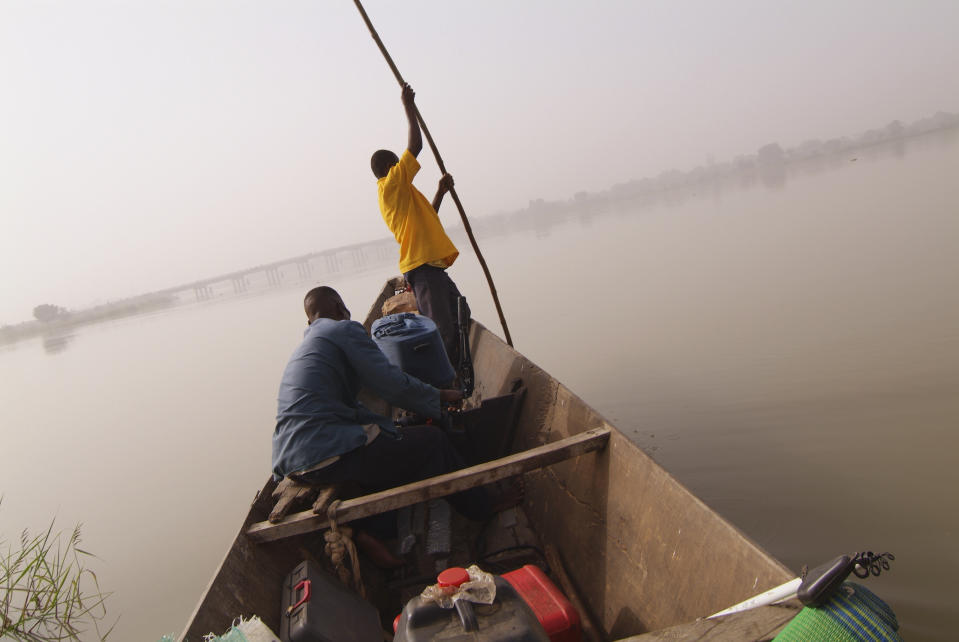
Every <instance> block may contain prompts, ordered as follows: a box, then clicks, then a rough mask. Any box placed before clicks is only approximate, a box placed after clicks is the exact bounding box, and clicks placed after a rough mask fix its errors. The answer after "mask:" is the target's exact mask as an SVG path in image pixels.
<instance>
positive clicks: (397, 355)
mask: <svg viewBox="0 0 959 642" xmlns="http://www.w3.org/2000/svg"><path fill="white" fill-rule="evenodd" d="M371 334H372V335H373V341H374V342H376V345H377V346H379V348H380V350H382V351H383V354H385V355H386V358H387V359H389V361H390V363H392V364H393V365H395V366H397V367H399V368H400V369H401V370H402V371H403V372H405V373H406V374H408V375H412V376H414V377H416V378H417V379H419V380H420V381H424V382H426V383H428V384H430V385H431V386H435V387H437V388H446V387H448V386H449V384H450V383H451V382H452V381H453V379H454V378H455V377H456V373H455V372H454V371H453V366H452V365H450V360H449V357H448V356H447V355H446V348H445V347H443V338H442V336H440V331H439V330H438V329H437V327H436V324H435V323H434V322H433V320H432V319H430V318H429V317H425V316H422V315H420V314H413V313H412V312H401V313H399V314H390V315H388V316H385V317H381V318H379V319H377V320H376V321H374V322H373V327H372V332H371Z"/></svg>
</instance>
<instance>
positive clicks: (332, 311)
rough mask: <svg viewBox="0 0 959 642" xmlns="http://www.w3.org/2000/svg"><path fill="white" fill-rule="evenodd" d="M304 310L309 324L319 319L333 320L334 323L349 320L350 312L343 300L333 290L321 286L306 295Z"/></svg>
mask: <svg viewBox="0 0 959 642" xmlns="http://www.w3.org/2000/svg"><path fill="white" fill-rule="evenodd" d="M303 309H304V310H305V311H306V319H307V322H308V323H313V322H314V321H316V320H317V319H333V320H334V321H343V320H349V318H350V311H349V310H347V309H346V306H345V305H344V304H343V299H341V298H340V295H339V294H338V293H337V292H336V290H334V289H333V288H330V287H327V286H325V285H321V286H320V287H318V288H313V289H312V290H310V291H309V292H307V293H306V296H305V297H304V298H303Z"/></svg>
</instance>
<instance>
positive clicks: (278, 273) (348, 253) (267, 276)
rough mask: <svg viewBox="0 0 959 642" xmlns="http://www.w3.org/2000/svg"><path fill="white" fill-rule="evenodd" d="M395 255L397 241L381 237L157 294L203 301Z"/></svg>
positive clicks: (346, 269) (392, 258)
mask: <svg viewBox="0 0 959 642" xmlns="http://www.w3.org/2000/svg"><path fill="white" fill-rule="evenodd" d="M398 258H399V251H398V248H397V246H396V241H395V240H394V239H393V238H383V239H379V240H376V241H370V242H367V243H357V244H355V245H346V246H343V247H338V248H333V249H330V250H323V251H321V252H311V253H309V254H303V255H301V256H294V257H291V258H287V259H283V260H282V261H275V262H273V263H267V264H264V265H257V266H255V267H250V268H246V269H243V270H237V271H236V272H229V273H227V274H220V275H218V276H214V277H211V278H208V279H201V280H199V281H194V282H192V283H185V284H183V285H177V286H175V287H172V288H167V289H165V290H161V291H159V292H157V293H156V294H172V295H178V296H182V295H187V296H189V295H190V293H191V292H192V294H193V297H194V298H195V299H196V300H197V301H206V300H209V299H213V298H214V297H216V296H220V295H223V294H227V293H229V292H231V291H232V293H233V294H242V293H244V292H247V291H248V290H251V289H265V288H271V287H279V286H281V285H283V284H284V283H300V282H303V281H306V280H308V279H310V278H311V277H313V276H317V277H321V276H332V275H336V274H341V273H353V272H362V271H365V270H367V269H369V268H372V267H379V266H381V265H386V264H388V263H396V261H397V260H398Z"/></svg>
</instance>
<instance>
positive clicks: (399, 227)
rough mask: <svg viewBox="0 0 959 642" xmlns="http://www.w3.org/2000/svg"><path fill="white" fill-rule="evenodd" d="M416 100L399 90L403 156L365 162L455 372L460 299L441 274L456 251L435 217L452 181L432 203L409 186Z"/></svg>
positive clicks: (419, 141)
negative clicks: (404, 124)
mask: <svg viewBox="0 0 959 642" xmlns="http://www.w3.org/2000/svg"><path fill="white" fill-rule="evenodd" d="M415 96H416V95H415V94H414V93H413V89H412V87H410V86H409V85H403V93H402V100H403V107H404V109H405V110H406V119H407V120H408V121H409V138H408V141H407V147H406V151H404V152H403V155H402V156H401V157H400V158H397V157H396V154H394V153H393V152H391V151H389V150H386V149H381V150H378V151H376V152H375V153H374V154H373V157H372V158H371V159H370V166H371V167H372V169H373V174H374V175H375V176H376V178H377V181H376V185H377V189H378V191H379V202H380V213H381V214H382V215H383V220H384V221H385V222H386V225H387V226H388V227H389V228H390V231H391V232H393V236H395V237H396V242H397V243H399V244H400V272H402V273H403V276H404V277H405V278H406V281H407V282H408V283H409V284H410V286H411V287H412V288H413V295H414V296H415V297H416V306H417V308H419V311H420V314H423V315H425V316H428V317H429V318H431V319H432V320H433V321H434V322H435V323H436V327H437V328H438V329H439V331H440V335H441V336H442V337H443V344H444V345H445V346H446V354H447V356H448V357H449V359H450V363H451V364H453V366H454V367H458V365H459V357H460V355H459V337H458V334H457V327H456V322H457V313H456V310H457V300H458V299H459V297H460V293H459V290H458V289H457V288H456V284H455V283H453V280H452V279H450V277H449V275H447V274H446V268H448V267H449V266H451V265H452V264H453V261H455V260H456V257H457V256H459V251H458V250H457V249H456V246H454V245H453V243H452V241H450V239H449V237H448V236H447V235H446V230H444V229H443V224H442V223H441V222H440V217H439V215H437V213H436V212H437V211H438V210H439V208H440V203H442V202H443V196H445V195H446V193H447V192H448V191H449V190H450V188H452V187H453V177H452V176H450V175H449V174H444V175H443V177H442V178H441V179H440V182H439V188H438V189H437V191H436V196H435V197H434V198H433V202H432V203H430V202H429V201H427V200H426V197H425V196H423V194H422V193H421V192H420V191H419V190H418V189H416V188H415V187H414V186H413V177H414V176H416V173H417V172H418V171H419V169H420V164H419V162H418V161H417V160H416V156H417V155H418V154H419V153H420V151H421V150H422V149H423V137H422V135H421V134H420V125H419V123H418V122H417V120H416V108H415V107H414V103H413V101H414V98H415ZM468 311H469V308H468V307H467V312H468Z"/></svg>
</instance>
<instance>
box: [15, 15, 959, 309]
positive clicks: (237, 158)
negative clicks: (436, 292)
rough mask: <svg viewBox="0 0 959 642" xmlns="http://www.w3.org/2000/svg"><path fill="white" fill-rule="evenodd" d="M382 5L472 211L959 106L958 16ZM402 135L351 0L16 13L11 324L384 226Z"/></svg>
mask: <svg viewBox="0 0 959 642" xmlns="http://www.w3.org/2000/svg"><path fill="white" fill-rule="evenodd" d="M365 6H366V9H367V11H368V12H369V14H370V16H371V18H372V20H373V22H374V25H375V26H376V27H377V29H378V30H379V32H380V36H381V37H382V38H383V40H384V42H385V43H386V45H387V47H388V48H389V49H390V52H391V53H392V55H393V57H394V59H395V61H396V63H397V65H398V66H399V69H400V71H401V72H402V73H403V74H404V76H405V77H406V79H407V80H408V81H409V82H410V83H411V84H412V85H413V86H414V88H415V89H416V90H417V100H418V103H419V106H420V110H421V112H422V113H423V116H424V117H425V118H426V121H427V123H428V124H429V126H430V129H431V131H432V132H433V135H434V137H435V138H436V141H437V144H438V145H439V147H440V151H441V152H442V153H443V156H444V160H445V161H446V164H447V167H448V169H449V170H450V171H451V172H452V173H453V174H454V176H455V177H456V179H457V189H458V191H459V193H460V196H461V198H462V200H463V202H464V204H465V205H466V208H467V211H468V213H469V214H470V215H471V216H476V217H479V216H482V215H484V214H490V213H494V212H496V211H502V210H513V209H517V208H520V207H523V206H525V205H526V204H527V202H528V201H529V200H530V199H533V198H548V199H549V198H563V197H567V196H570V195H571V194H573V193H574V192H576V191H578V190H582V189H586V190H599V189H603V188H606V187H608V186H610V185H612V184H614V183H617V182H621V181H624V180H627V179H630V178H637V177H641V176H645V175H652V174H657V173H659V172H660V171H661V170H663V169H668V168H673V167H675V168H689V167H692V166H694V165H697V164H700V163H703V162H704V161H705V159H706V158H707V156H709V155H712V156H713V157H714V158H715V159H716V160H717V161H719V160H725V159H728V158H730V157H731V156H733V155H736V154H739V153H742V152H747V151H754V150H755V149H756V148H758V147H759V146H761V145H763V144H765V143H768V142H772V141H779V142H780V143H782V144H784V145H785V144H794V143H798V142H801V141H802V140H804V139H807V138H813V137H817V138H827V137H832V136H838V135H851V134H855V133H859V132H861V131H863V130H864V129H867V128H870V127H873V126H880V125H883V124H885V123H887V122H888V121H890V120H892V119H895V118H899V119H902V120H904V121H911V120H915V119H918V118H920V117H923V116H927V115H930V114H931V113H933V112H935V111H936V110H940V109H942V110H947V111H956V110H959V82H957V81H956V78H957V77H959V2H955V0H942V1H939V2H934V1H926V2H908V3H907V2H897V3H890V2H877V1H875V0H870V1H861V2H860V1H839V2H836V1H835V0H832V1H829V2H822V1H816V2H802V3H796V2H794V3H788V4H787V3H785V2H770V1H768V0H765V1H755V2H744V1H739V0H724V1H722V2H715V1H709V2H677V1H671V2H641V1H639V0H637V1H633V2H586V1H581V2H559V1H557V0H552V1H542V2H531V1H522V2H521V1H517V0H513V1H505V0H504V1H484V2H466V1H463V2H460V1H454V0H435V1H411V0H404V1H403V2H388V1H385V0H367V1H366V3H365ZM405 142H406V129H405V119H404V115H403V111H402V108H401V105H400V102H399V89H398V87H397V86H396V84H395V81H394V79H393V77H392V75H391V73H390V71H389V69H388V67H387V66H386V64H385V62H384V61H383V59H382V58H381V56H380V53H379V51H378V50H377V49H376V47H375V45H374V43H373V41H372V39H371V38H370V36H369V33H368V32H367V30H366V27H365V25H364V24H363V22H362V21H361V19H360V17H359V15H358V13H357V11H356V9H355V7H354V5H353V3H352V2H351V1H350V0H335V1H334V0H312V1H284V2H267V1H265V0H264V1H261V2H239V1H236V0H223V1H217V2H214V1H203V0H189V1H185V2H162V1H157V0H151V1H143V2H135V1H126V2H121V1H115V2H104V1H92V0H85V1H81V0H70V1H48V2H42V1H38V0H25V1H20V0H0V217H2V218H0V223H2V227H0V282H2V283H3V288H2V296H0V324H2V323H14V322H18V321H22V320H26V319H28V318H30V316H31V310H32V308H33V306H34V305H36V304H38V303H44V302H48V303H55V304H59V305H64V306H67V307H79V306H83V305H87V304H90V303H94V302H98V301H105V300H109V299H112V298H119V297H123V296H129V295H132V294H136V293H140V292H144V291H149V290H154V289H159V288H162V287H166V286H171V285H175V284H177V283H180V282H184V281H188V280H191V279H194V278H198V277H202V276H212V275H215V274H217V273H219V272H226V271H229V270H234V269H238V268H242V267H246V266H249V265H254V264H257V263H263V262H268V261H272V260H277V259H281V258H284V257H286V256H291V255H295V254H299V253H305V252H309V251H313V250H319V249H323V248H326V247H332V246H336V245H342V244H345V243H351V242H356V241H362V240H366V239H371V238H376V237H382V236H385V235H386V234H387V231H386V229H385V226H384V225H383V223H382V221H381V219H380V217H379V214H378V211H377V206H376V190H375V183H374V179H373V176H372V174H371V173H370V170H369V156H370V153H371V152H372V151H373V150H375V149H377V148H379V147H389V148H393V149H395V150H396V151H401V149H402V147H403V146H404V145H405ZM421 160H422V161H423V164H424V171H423V172H421V174H420V178H419V180H418V185H419V186H420V187H421V189H422V190H423V191H424V192H426V193H428V194H430V193H431V192H432V190H434V189H435V181H436V179H437V178H438V174H437V171H436V168H435V165H434V163H433V162H432V160H431V158H430V155H429V150H428V149H425V150H424V152H423V154H422V155H421ZM448 205H449V206H451V205H452V204H451V203H449V204H448ZM443 219H444V220H445V221H447V222H449V223H452V222H454V221H455V220H456V216H455V212H454V210H453V209H452V207H450V209H445V208H444V211H443ZM469 260H472V257H469ZM504 276H506V275H504ZM501 278H503V277H501Z"/></svg>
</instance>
